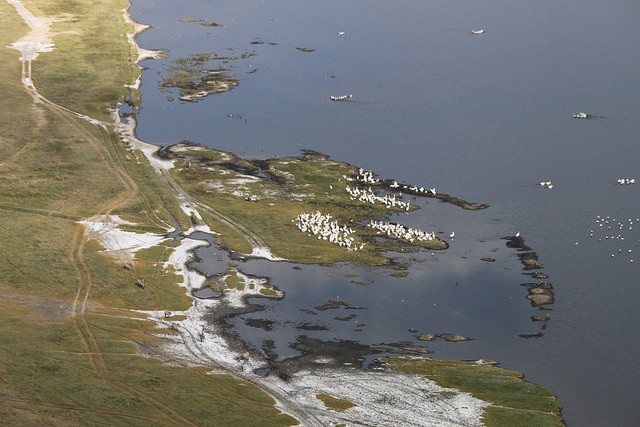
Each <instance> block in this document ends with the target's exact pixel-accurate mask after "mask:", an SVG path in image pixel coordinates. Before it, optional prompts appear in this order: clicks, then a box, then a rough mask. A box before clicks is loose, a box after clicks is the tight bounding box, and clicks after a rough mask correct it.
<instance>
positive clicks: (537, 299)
mask: <svg viewBox="0 0 640 427" xmlns="http://www.w3.org/2000/svg"><path fill="white" fill-rule="evenodd" d="M527 298H528V299H529V300H530V301H531V305H532V306H534V307H539V306H541V305H548V304H553V303H554V301H555V299H554V296H553V291H552V290H550V289H544V288H530V289H529V295H527Z"/></svg>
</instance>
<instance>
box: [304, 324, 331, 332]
mask: <svg viewBox="0 0 640 427" xmlns="http://www.w3.org/2000/svg"><path fill="white" fill-rule="evenodd" d="M298 329H302V330H304V331H328V330H329V328H327V327H326V326H324V325H319V324H317V323H303V324H302V325H300V326H298Z"/></svg>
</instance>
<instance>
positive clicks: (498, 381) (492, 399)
mask: <svg viewBox="0 0 640 427" xmlns="http://www.w3.org/2000/svg"><path fill="white" fill-rule="evenodd" d="M385 362H386V363H387V364H388V365H389V366H390V367H392V368H393V369H395V370H397V371H400V372H405V373H412V374H420V375H424V376H425V377H427V378H429V379H431V380H433V381H435V382H436V383H438V384H439V385H441V386H442V387H447V388H454V389H457V390H460V391H465V392H467V393H470V394H472V395H473V396H475V397H477V398H478V399H481V400H484V401H485V402H489V403H490V404H491V405H492V406H489V407H487V408H486V409H485V414H484V417H483V420H484V422H485V424H486V425H487V426H513V425H518V426H535V427H540V426H558V427H560V426H564V422H563V420H562V416H561V415H560V410H561V406H560V404H559V403H558V400H557V399H556V398H555V397H554V396H553V394H552V393H551V392H550V391H549V390H548V389H547V388H545V387H542V386H539V385H536V384H532V383H529V382H527V381H524V380H523V375H522V374H521V373H520V372H516V371H510V370H507V369H504V368H500V367H498V366H496V365H495V364H493V363H488V362H467V361H444V360H432V359H420V360H417V359H410V358H390V359H385Z"/></svg>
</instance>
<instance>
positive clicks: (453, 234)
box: [449, 231, 456, 239]
mask: <svg viewBox="0 0 640 427" xmlns="http://www.w3.org/2000/svg"><path fill="white" fill-rule="evenodd" d="M449 237H451V238H452V239H455V237H456V232H455V231H452V232H451V234H449Z"/></svg>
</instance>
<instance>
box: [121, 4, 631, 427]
mask: <svg viewBox="0 0 640 427" xmlns="http://www.w3.org/2000/svg"><path fill="white" fill-rule="evenodd" d="M131 13H132V16H133V18H134V19H136V20H137V21H139V22H143V23H148V24H153V25H155V26H156V28H154V29H151V30H148V31H146V32H144V33H143V34H142V35H140V36H139V38H138V41H139V42H140V43H141V45H142V46H143V47H145V48H150V49H166V50H167V52H168V55H169V57H168V58H167V59H164V60H148V61H145V62H144V63H143V64H142V65H143V66H144V67H146V70H145V72H144V73H143V84H142V100H143V101H142V108H141V111H140V113H139V114H138V120H139V127H138V135H139V136H140V137H141V138H142V139H144V140H146V141H149V142H152V143H156V144H160V145H162V144H171V143H175V142H178V141H180V140H184V139H188V140H190V141H194V142H198V143H201V144H203V145H207V146H210V147H212V148H216V149H223V150H228V151H233V152H235V153H237V154H239V155H242V156H247V157H268V156H276V155H296V154H298V153H299V152H300V150H301V149H313V150H316V151H320V152H322V153H325V154H328V155H330V156H332V157H333V158H335V159H337V160H341V161H346V162H349V163H352V164H354V165H357V166H360V167H363V168H365V169H370V170H373V171H374V172H376V173H377V174H378V175H379V176H380V177H382V178H394V179H397V180H398V181H404V182H408V183H412V184H417V185H418V186H424V187H436V188H437V189H439V190H440V191H442V192H446V193H449V194H452V195H456V196H459V197H461V198H463V199H465V200H468V201H471V202H479V203H488V204H489V205H490V206H491V207H490V208H489V209H487V210H484V211H478V212H468V211H463V210H462V209H460V208H456V207H452V206H448V205H443V204H441V203H436V202H433V201H429V202H422V207H423V209H422V210H421V211H420V212H419V213H416V214H412V215H410V216H400V217H399V218H397V220H398V221H402V222H403V223H405V224H407V225H416V226H419V227H421V228H424V229H434V230H436V231H441V232H443V233H445V234H444V235H445V236H446V235H448V233H449V232H450V231H452V230H455V231H456V239H455V240H454V241H452V242H451V247H450V249H448V250H447V251H443V252H439V253H436V254H435V255H432V254H430V253H421V254H419V255H414V256H413V258H415V259H416V261H415V262H414V265H413V267H412V268H411V269H410V271H409V275H408V276H407V277H405V278H395V277H392V276H390V275H389V272H388V271H385V270H377V269H373V270H370V269H356V268H354V267H351V266H337V267H333V268H326V267H317V266H302V267H301V269H297V268H294V267H295V266H293V265H291V264H287V263H271V262H267V261H260V260H255V261H249V262H246V263H243V265H242V266H241V268H242V269H243V271H246V272H248V273H251V274H255V275H259V276H266V277H269V278H271V280H272V282H273V284H274V285H276V286H277V287H278V288H279V289H281V290H283V291H284V292H285V293H286V297H285V298H284V299H283V300H281V301H271V302H269V301H267V302H265V301H264V300H263V301H260V304H263V305H265V310H264V311H261V312H256V313H250V314H247V315H243V317H239V318H237V319H235V321H234V331H235V332H236V333H238V334H240V336H241V337H243V338H244V339H245V340H246V341H247V342H248V343H249V344H250V345H253V346H255V347H256V348H258V347H259V346H260V345H261V342H262V341H264V340H265V339H269V340H273V342H274V345H275V347H276V348H277V350H278V353H279V355H281V356H282V357H286V356H289V355H293V354H295V352H294V351H293V350H291V349H289V348H288V345H289V344H290V343H291V342H293V341H295V339H296V338H297V336H298V335H301V334H304V335H308V336H312V337H316V338H321V339H326V340H332V339H352V340H358V341H360V342H362V343H365V344H379V343H390V342H399V341H409V342H411V343H412V344H413V345H424V343H422V342H419V341H416V339H415V336H416V334H415V333H413V332H409V331H408V330H409V329H414V330H418V331H420V332H424V333H441V332H451V333H455V334H461V335H466V336H469V337H472V338H473V341H469V342H465V343H447V342H442V341H434V342H430V343H427V347H428V348H429V349H431V350H433V351H434V352H435V353H434V356H435V357H438V358H461V359H475V358H485V359H494V360H497V361H499V362H500V363H501V364H502V366H504V367H506V368H510V369H516V370H519V371H522V372H524V373H525V374H526V377H527V379H528V380H530V381H532V382H535V383H539V384H542V385H546V386H548V387H550V388H551V389H552V390H553V392H554V393H555V394H556V395H557V396H558V398H559V399H560V401H561V403H562V404H563V405H564V410H563V415H564V417H565V419H566V421H567V423H568V424H569V425H575V426H602V425H617V426H633V425H640V406H638V404H637V401H638V399H637V396H638V395H640V382H639V381H638V379H640V364H638V363H636V360H635V359H636V357H635V355H636V354H637V352H638V350H640V339H638V334H637V331H636V325H637V322H638V320H639V319H640V311H639V310H638V304H639V303H640V281H639V280H638V277H639V273H640V243H639V242H640V241H639V239H640V224H637V223H636V222H635V221H636V218H638V217H640V197H639V195H640V194H639V191H640V182H639V183H638V184H635V185H618V184H617V183H616V180H617V179H620V178H636V179H639V180H640V170H639V165H640V163H639V160H640V144H638V142H639V140H638V138H639V135H640V121H639V120H638V119H637V117H636V116H637V114H638V113H639V112H640V73H639V72H638V71H639V70H640V26H639V25H638V22H640V19H639V18H640V2H637V1H633V0H628V1H622V0H612V1H608V2H603V1H600V0H582V1H577V0H567V1H552V0H536V1H528V2H525V1H513V0H509V1H507V0H495V1H479V0H460V1H445V0H441V1H428V0H402V1H394V2H391V1H380V0H371V1H362V0H360V1H356V0H340V1H338V0H322V1H320V0H309V1H304V2H300V1H293V0H283V1H275V0H274V1H258V0H242V1H240V0H236V1H228V0H227V1H224V0H223V1H215V2H213V1H210V0H190V1H181V2H174V1H169V0H145V1H141V0H134V1H133V7H132V9H131ZM180 18H202V19H204V20H206V21H212V22H216V23H219V24H221V26H219V27H206V26H201V25H199V24H198V23H185V22H180V21H179V19H180ZM480 28H482V29H485V33H484V34H483V35H481V36H474V35H472V34H471V30H477V29H480ZM338 32H345V34H344V35H342V36H339V35H338ZM257 41H261V42H264V43H262V44H257V43H255V42H257ZM252 42H254V43H255V44H252ZM298 47H308V48H313V49H316V51H314V52H311V53H305V52H301V51H299V50H297V49H296V48H298ZM202 52H217V53H218V54H220V55H223V54H224V55H231V54H234V55H242V54H243V53H244V54H249V55H248V57H247V58H245V59H240V60H238V61H234V62H233V63H232V64H229V66H230V67H231V72H232V74H233V75H234V76H235V77H236V78H238V79H239V81H240V84H239V86H238V87H237V88H235V89H233V90H232V91H230V92H228V93H224V94H219V95H213V96H209V97H208V98H206V99H204V100H202V101H200V102H198V103H184V102H179V101H175V100H174V101H169V100H168V99H167V98H168V97H174V98H175V99H177V95H176V92H175V91H174V92H171V91H169V92H167V91H164V92H163V91H160V90H159V89H158V81H159V79H160V78H162V76H163V75H166V68H167V67H168V66H169V65H170V64H171V61H172V60H173V59H175V58H179V57H185V56H187V55H189V54H193V53H202ZM253 54H255V55H253ZM254 70H257V71H254ZM343 94H352V95H353V98H351V99H350V100H348V101H346V102H332V101H330V100H329V97H330V95H343ZM579 111H585V112H587V113H589V114H591V115H593V116H596V117H592V118H590V119H588V120H579V119H573V118H572V114H575V113H577V112H579ZM547 180H548V181H552V183H553V186H554V187H553V189H547V188H542V187H541V186H540V185H539V184H538V182H540V181H547ZM597 216H600V217H603V218H605V217H607V216H609V217H610V218H609V224H603V227H599V224H598V223H596V218H597ZM614 218H615V219H616V221H615V223H614V221H613V219H614ZM629 219H632V222H634V224H636V225H635V227H634V228H631V229H630V227H629V222H628V220H629ZM622 221H624V224H625V226H624V227H623V228H620V227H618V226H617V225H616V224H619V223H620V222H622ZM610 226H611V227H612V229H611V230H609V229H608V227H610ZM591 230H593V233H591ZM516 231H520V232H521V233H522V235H523V236H524V237H525V239H526V243H527V244H528V245H529V246H531V247H532V248H533V249H534V250H535V251H536V252H537V254H538V256H539V257H540V261H541V262H542V263H543V264H544V270H543V271H544V272H545V273H546V274H548V275H549V276H550V279H549V281H550V282H552V283H553V285H554V291H555V296H556V301H555V303H554V304H553V305H552V306H550V308H552V310H551V311H545V312H540V311H539V310H538V309H535V308H533V307H531V305H530V304H529V302H528V300H526V298H525V296H526V293H527V292H526V288H524V287H521V286H520V284H521V283H524V282H530V281H531V278H530V277H529V276H524V275H523V274H522V273H523V271H522V265H521V264H520V263H519V261H518V259H517V257H516V252H515V250H513V249H510V248H507V247H506V246H505V241H504V240H502V239H501V238H502V237H504V236H507V235H513V234H514V233H515V232H516ZM591 234H593V237H591ZM618 235H619V237H624V240H622V239H620V238H616V237H618ZM600 239H601V240H602V241H599V240H600ZM210 250H212V251H213V250H214V249H210ZM202 251H203V252H202V253H201V256H202V257H203V259H205V262H203V263H201V265H200V268H201V269H203V270H206V269H207V265H206V259H207V257H208V256H211V257H212V259H213V255H211V254H209V255H207V253H206V250H202ZM629 251H631V253H630V252H629ZM636 254H637V255H636ZM612 255H614V256H613V257H612ZM634 256H636V257H637V259H636V260H635V262H631V259H633V258H634ZM483 257H491V258H495V259H496V261H495V262H493V263H487V262H484V261H481V258H483ZM213 264H215V263H212V265H213ZM210 268H214V267H210ZM336 298H340V299H342V300H346V301H348V302H349V303H351V304H352V305H354V306H366V307H367V309H366V310H351V311H349V310H346V309H340V310H327V311H318V310H316V309H315V307H317V306H319V305H321V304H323V303H326V302H327V301H328V300H330V299H336ZM301 309H302V310H304V311H301ZM308 310H311V311H313V312H315V313H316V314H310V312H309V311H308ZM350 314H356V315H357V317H353V318H352V319H351V320H349V321H345V320H336V319H335V317H337V316H347V315H350ZM534 314H548V315H549V316H550V317H551V320H550V321H549V322H548V327H547V328H546V329H545V330H544V331H543V332H544V336H543V337H541V338H536V339H524V338H520V337H518V335H519V334H522V333H535V332H538V331H540V330H541V329H540V328H541V325H540V324H539V322H537V323H534V322H531V320H530V319H529V316H531V315H534ZM248 319H270V320H273V321H274V323H273V325H274V327H273V328H272V330H270V331H264V330H262V329H260V328H255V327H251V326H248V325H246V324H245V323H244V322H245V321H246V320H248ZM356 320H357V321H358V323H359V324H356ZM304 323H313V324H321V325H324V326H326V327H327V329H328V330H324V331H323V330H318V331H310V330H305V329H302V330H301V329H300V326H301V325H303V324H304ZM362 324H365V326H361V325H362Z"/></svg>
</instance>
